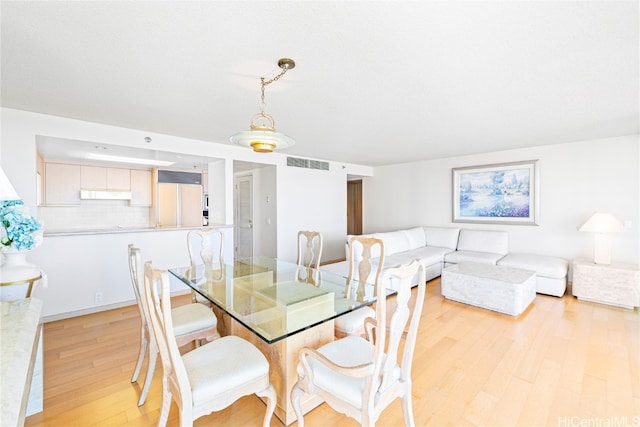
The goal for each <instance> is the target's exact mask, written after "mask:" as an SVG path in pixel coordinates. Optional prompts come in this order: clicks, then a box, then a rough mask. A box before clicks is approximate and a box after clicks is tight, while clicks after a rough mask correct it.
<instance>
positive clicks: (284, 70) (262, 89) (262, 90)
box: [260, 66, 289, 112]
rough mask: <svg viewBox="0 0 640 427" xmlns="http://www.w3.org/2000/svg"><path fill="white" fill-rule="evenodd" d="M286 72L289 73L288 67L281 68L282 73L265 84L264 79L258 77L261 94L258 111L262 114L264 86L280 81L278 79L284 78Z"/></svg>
mask: <svg viewBox="0 0 640 427" xmlns="http://www.w3.org/2000/svg"><path fill="white" fill-rule="evenodd" d="M287 71H289V67H288V66H284V67H282V71H280V74H278V75H277V76H275V77H274V78H272V79H270V80H267V81H266V82H265V81H264V77H260V84H261V92H262V95H261V97H260V100H261V103H260V110H261V111H262V112H264V106H265V105H266V104H265V102H264V88H265V86H267V85H269V84H271V83H273V82H275V81H278V80H279V79H280V77H282V76H284V75H285V73H286V72H287Z"/></svg>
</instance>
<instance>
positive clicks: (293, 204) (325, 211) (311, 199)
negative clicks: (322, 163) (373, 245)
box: [277, 163, 347, 262]
mask: <svg viewBox="0 0 640 427" xmlns="http://www.w3.org/2000/svg"><path fill="white" fill-rule="evenodd" d="M277 174H278V175H277V180H278V257H280V258H284V259H290V260H295V259H296V253H297V246H295V245H291V244H290V242H295V241H297V238H298V237H297V234H298V231H299V230H311V231H319V232H320V233H322V236H323V240H324V247H323V250H322V262H324V261H330V260H336V259H343V258H344V242H345V240H346V235H347V179H346V173H345V170H343V169H342V168H341V167H338V165H337V164H335V163H331V164H330V170H328V171H324V170H315V169H303V168H297V167H284V168H278V171H277ZM282 183H286V185H281V184H282ZM283 200H285V201H286V204H284V205H283V203H282V201H283ZM283 206H286V208H283Z"/></svg>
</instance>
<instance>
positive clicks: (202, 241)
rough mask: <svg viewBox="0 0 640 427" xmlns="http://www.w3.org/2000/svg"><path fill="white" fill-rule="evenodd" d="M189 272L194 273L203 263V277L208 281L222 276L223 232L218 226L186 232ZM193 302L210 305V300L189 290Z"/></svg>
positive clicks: (221, 278)
mask: <svg viewBox="0 0 640 427" xmlns="http://www.w3.org/2000/svg"><path fill="white" fill-rule="evenodd" d="M187 248H188V251H189V262H190V264H191V268H190V272H191V274H193V275H194V278H195V274H196V268H197V266H199V265H203V273H204V277H205V279H206V280H208V281H218V280H223V278H224V252H223V250H224V232H223V231H222V230H221V229H219V228H207V229H200V230H190V231H189V232H188V233H187ZM191 297H192V298H191V299H192V301H193V302H199V303H201V304H204V305H206V306H208V307H211V302H210V301H208V300H207V299H206V298H204V297H203V296H202V295H200V294H199V293H197V292H196V291H191Z"/></svg>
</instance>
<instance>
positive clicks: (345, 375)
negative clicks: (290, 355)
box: [291, 260, 426, 427]
mask: <svg viewBox="0 0 640 427" xmlns="http://www.w3.org/2000/svg"><path fill="white" fill-rule="evenodd" d="M416 274H418V277H419V281H418V286H417V292H416V294H415V300H413V302H414V304H413V311H411V309H410V306H409V301H410V300H411V299H412V291H411V282H412V279H413V278H414V277H415V275H416ZM392 277H393V278H394V280H397V282H396V283H398V285H397V286H398V291H397V292H398V293H397V301H396V304H395V308H394V309H393V310H392V312H391V313H389V317H387V312H386V310H387V305H386V304H376V318H375V319H373V318H368V319H367V322H366V338H364V337H360V336H354V335H350V336H347V337H344V338H341V339H338V340H336V341H333V342H330V343H328V344H325V345H323V346H321V347H320V348H318V349H317V350H314V349H311V348H304V349H302V350H301V351H300V361H299V364H298V381H297V382H296V384H295V385H294V386H293V388H292V390H291V401H292V404H293V408H294V410H295V412H296V416H297V417H298V426H299V427H304V415H303V413H302V408H301V406H300V398H301V396H302V395H304V394H305V393H307V394H311V395H315V396H318V397H319V398H320V399H322V400H323V401H324V402H326V403H327V404H328V405H329V406H330V407H331V408H333V409H334V410H336V411H338V412H340V413H343V414H346V415H347V416H349V417H352V418H354V419H356V420H357V421H358V422H359V423H360V424H361V425H363V426H373V425H374V424H375V422H376V420H377V419H378V418H379V417H380V414H381V413H382V411H383V410H384V409H385V408H386V407H387V406H389V404H390V403H391V402H393V401H394V400H395V399H396V398H399V399H401V400H402V412H403V417H404V425H405V426H414V425H415V422H414V419H413V408H412V402H411V384H412V382H411V365H412V362H413V353H414V349H415V345H416V339H417V334H418V326H419V324H420V316H421V314H422V307H423V304H424V297H425V289H426V283H425V271H424V266H423V265H422V263H420V262H419V261H418V260H414V261H413V262H411V263H410V264H408V265H403V266H399V267H390V268H386V269H384V270H383V272H382V275H381V277H380V280H379V281H378V285H377V288H378V295H384V294H385V288H386V287H387V286H388V283H389V282H390V280H391V278H392ZM387 319H389V321H388V322H387ZM407 325H408V330H406V328H407ZM405 330H406V332H405ZM403 338H405V339H406V340H405V342H404V345H403V346H402V347H401V346H400V342H401V340H402V339H403Z"/></svg>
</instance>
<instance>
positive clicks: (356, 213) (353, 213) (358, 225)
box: [347, 179, 362, 235]
mask: <svg viewBox="0 0 640 427" xmlns="http://www.w3.org/2000/svg"><path fill="white" fill-rule="evenodd" d="M347 234H356V235H360V234H362V180H361V179H359V180H357V181H347Z"/></svg>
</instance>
